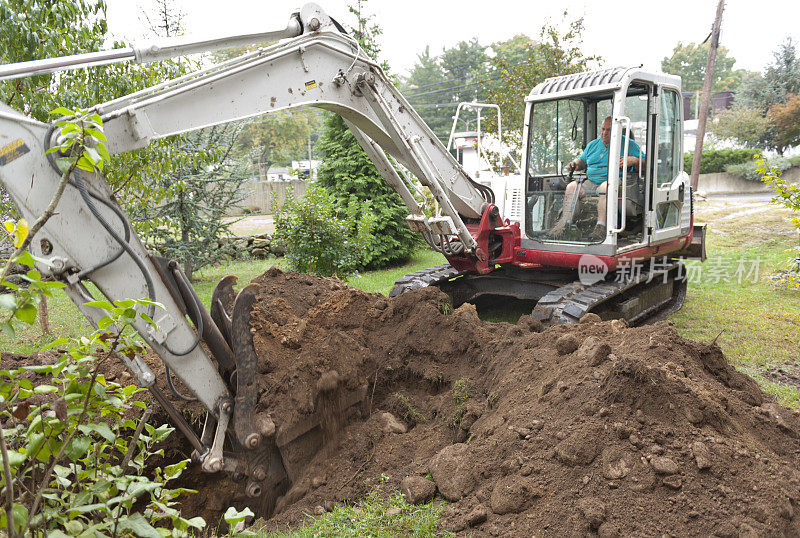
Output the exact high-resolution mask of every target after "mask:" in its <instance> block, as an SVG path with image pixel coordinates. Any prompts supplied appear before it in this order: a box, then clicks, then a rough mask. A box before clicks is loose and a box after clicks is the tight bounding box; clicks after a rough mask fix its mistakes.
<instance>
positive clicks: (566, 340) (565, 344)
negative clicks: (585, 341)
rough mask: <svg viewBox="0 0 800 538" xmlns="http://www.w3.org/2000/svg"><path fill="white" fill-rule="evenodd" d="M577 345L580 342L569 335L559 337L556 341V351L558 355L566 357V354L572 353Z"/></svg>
mask: <svg viewBox="0 0 800 538" xmlns="http://www.w3.org/2000/svg"><path fill="white" fill-rule="evenodd" d="M579 345H580V342H579V341H578V339H577V338H576V337H575V336H573V335H571V334H564V335H561V336H559V337H558V340H556V350H558V353H559V354H560V355H566V354H568V353H572V352H573V351H575V350H576V349H578V346H579Z"/></svg>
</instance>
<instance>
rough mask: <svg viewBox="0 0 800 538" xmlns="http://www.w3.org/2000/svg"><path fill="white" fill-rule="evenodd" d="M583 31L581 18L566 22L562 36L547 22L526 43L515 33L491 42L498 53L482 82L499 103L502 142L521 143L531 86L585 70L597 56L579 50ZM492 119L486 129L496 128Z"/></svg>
mask: <svg viewBox="0 0 800 538" xmlns="http://www.w3.org/2000/svg"><path fill="white" fill-rule="evenodd" d="M565 15H566V13H565ZM582 34H583V19H582V18H580V19H577V20H574V21H572V22H571V23H569V24H568V30H567V31H566V33H564V34H563V35H562V34H561V33H560V31H559V29H558V28H556V27H555V26H553V25H552V24H551V23H549V22H548V23H546V24H545V25H544V26H543V27H542V29H541V31H540V33H539V40H538V41H528V42H527V43H525V42H522V40H521V39H519V36H517V37H515V38H513V39H512V40H511V41H512V43H508V42H506V43H497V44H494V45H492V48H493V49H494V50H495V51H497V52H498V53H497V55H496V56H495V57H494V58H493V59H492V60H491V65H492V67H493V70H494V73H495V75H494V76H487V77H485V78H484V79H483V80H482V82H483V84H484V88H485V89H486V94H487V98H488V101H489V102H490V103H496V104H497V105H499V106H500V112H501V114H502V117H503V124H504V125H505V127H506V128H505V129H504V130H503V138H504V142H506V143H507V144H509V145H510V146H511V147H512V148H520V147H521V146H522V122H523V118H524V116H525V98H526V97H527V96H528V94H529V93H530V91H531V89H532V88H533V87H534V86H536V85H537V84H539V83H540V82H542V81H543V80H544V79H546V78H549V77H555V76H559V75H567V74H570V73H579V72H581V71H586V70H587V69H588V68H589V66H590V65H591V64H592V63H593V62H595V61H597V60H599V58H598V57H596V56H585V55H584V54H583V52H582V51H581V45H582ZM504 51H512V52H513V54H512V55H510V56H509V57H506V56H504V55H503V54H502V53H503V52H504ZM520 51H524V52H522V53H520ZM519 58H523V60H522V61H521V62H520V63H517V64H515V63H513V61H514V60H517V59H519ZM495 122H496V120H493V119H492V118H490V119H489V120H488V121H487V125H486V128H487V130H489V129H493V128H495V127H496V123H495Z"/></svg>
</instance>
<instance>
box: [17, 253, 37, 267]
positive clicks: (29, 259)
mask: <svg viewBox="0 0 800 538" xmlns="http://www.w3.org/2000/svg"><path fill="white" fill-rule="evenodd" d="M16 262H17V263H19V264H21V265H25V266H27V267H30V268H33V267H34V266H35V265H36V261H35V259H34V257H33V255H32V254H31V253H30V252H28V251H27V250H26V251H23V252H22V254H20V255H19V256H17V259H16Z"/></svg>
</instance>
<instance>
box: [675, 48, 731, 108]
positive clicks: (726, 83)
mask: <svg viewBox="0 0 800 538" xmlns="http://www.w3.org/2000/svg"><path fill="white" fill-rule="evenodd" d="M709 46H710V45H709V43H701V44H699V45H697V44H696V43H687V44H685V45H684V44H683V42H682V41H679V42H678V44H677V45H676V46H675V48H674V49H673V50H672V56H669V57H665V58H664V59H663V60H661V69H662V70H663V71H664V72H665V73H670V74H672V75H679V76H680V77H681V81H682V84H681V87H682V88H683V93H684V94H687V95H689V94H692V93H694V92H696V91H698V90H700V89H701V88H702V87H703V80H704V79H705V76H706V61H707V60H708V48H709ZM728 53H729V52H728V49H726V48H725V47H719V48H717V60H716V62H715V64H714V81H713V84H712V86H711V89H712V91H731V92H733V91H736V89H737V88H738V87H739V84H741V82H742V77H743V76H744V73H745V72H744V70H743V69H733V65H734V64H735V63H736V60H735V59H734V58H733V57H731V56H728Z"/></svg>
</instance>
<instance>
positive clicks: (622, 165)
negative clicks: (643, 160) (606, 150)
mask: <svg viewBox="0 0 800 538" xmlns="http://www.w3.org/2000/svg"><path fill="white" fill-rule="evenodd" d="M637 164H639V158H638V157H633V156H628V164H627V165H626V164H625V157H620V158H619V167H620V168H630V167H631V166H636V165H637Z"/></svg>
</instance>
